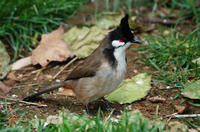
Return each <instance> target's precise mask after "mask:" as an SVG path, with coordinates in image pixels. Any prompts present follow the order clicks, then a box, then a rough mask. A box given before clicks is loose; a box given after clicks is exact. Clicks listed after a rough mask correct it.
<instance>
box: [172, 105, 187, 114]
mask: <svg viewBox="0 0 200 132" xmlns="http://www.w3.org/2000/svg"><path fill="white" fill-rule="evenodd" d="M174 108H175V110H176V111H177V112H178V113H179V114H182V113H183V112H184V111H185V110H186V106H182V105H174Z"/></svg>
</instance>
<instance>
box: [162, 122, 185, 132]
mask: <svg viewBox="0 0 200 132" xmlns="http://www.w3.org/2000/svg"><path fill="white" fill-rule="evenodd" d="M187 131H188V127H187V126H186V125H185V124H182V123H180V122H178V121H172V122H170V123H169V124H168V129H167V131H166V132H187Z"/></svg>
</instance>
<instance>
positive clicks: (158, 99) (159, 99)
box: [147, 96, 166, 103]
mask: <svg viewBox="0 0 200 132" xmlns="http://www.w3.org/2000/svg"><path fill="white" fill-rule="evenodd" d="M147 100H149V101H151V102H153V103H164V102H165V101H166V98H163V97H160V96H154V97H150V98H147Z"/></svg>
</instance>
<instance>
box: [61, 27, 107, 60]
mask: <svg viewBox="0 0 200 132" xmlns="http://www.w3.org/2000/svg"><path fill="white" fill-rule="evenodd" d="M105 35H106V34H105V31H104V30H103V29H102V28H99V27H97V26H93V27H91V28H88V27H82V28H78V27H73V28H71V29H70V30H69V31H68V32H66V33H65V34H64V40H65V41H66V42H68V43H69V44H70V46H71V48H72V51H73V53H74V54H75V55H76V56H77V57H78V58H85V57H87V56H89V55H90V54H91V53H92V52H93V51H94V50H95V49H96V48H97V47H98V46H99V44H100V43H101V41H102V40H103V39H104V38H105Z"/></svg>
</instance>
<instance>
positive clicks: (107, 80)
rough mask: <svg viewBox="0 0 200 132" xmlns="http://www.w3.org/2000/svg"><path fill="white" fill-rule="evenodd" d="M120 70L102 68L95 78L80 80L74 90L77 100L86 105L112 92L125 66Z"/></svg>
mask: <svg viewBox="0 0 200 132" xmlns="http://www.w3.org/2000/svg"><path fill="white" fill-rule="evenodd" d="M120 68H122V69H120V70H119V68H116V69H112V68H111V67H110V66H104V67H103V68H101V69H102V70H99V71H98V72H97V73H96V76H95V77H90V78H82V79H80V80H79V83H78V84H79V85H77V86H76V88H75V90H74V92H75V93H76V95H77V97H78V98H79V100H80V101H81V102H83V103H84V104H87V103H89V102H91V101H94V100H96V99H98V98H101V97H103V96H105V95H107V94H109V93H111V92H112V91H114V90H115V89H116V88H117V86H118V85H119V84H120V83H121V82H122V80H123V78H124V75H125V73H126V66H124V67H120ZM118 70H119V71H118Z"/></svg>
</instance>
